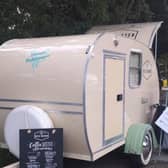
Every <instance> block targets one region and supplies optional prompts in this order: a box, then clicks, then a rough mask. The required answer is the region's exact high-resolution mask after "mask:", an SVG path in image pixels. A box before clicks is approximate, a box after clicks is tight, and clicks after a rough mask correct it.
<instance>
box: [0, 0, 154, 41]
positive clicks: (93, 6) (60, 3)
mask: <svg viewBox="0 0 168 168" xmlns="http://www.w3.org/2000/svg"><path fill="white" fill-rule="evenodd" d="M151 17H152V13H151V11H150V9H149V6H148V4H147V3H146V0H141V1H139V0H125V1H123V0H40V1H38V0H1V1H0V23H1V27H0V41H1V42H3V41H6V40H8V39H11V38H20V37H43V36H57V35H68V34H81V33H84V32H85V31H86V30H87V29H89V28H90V27H92V26H93V25H99V24H118V23H130V22H131V23H133V22H144V21H149V20H151Z"/></svg>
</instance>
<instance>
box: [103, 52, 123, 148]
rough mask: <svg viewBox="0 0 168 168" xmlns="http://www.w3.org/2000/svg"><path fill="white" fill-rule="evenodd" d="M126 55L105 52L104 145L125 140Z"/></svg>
mask: <svg viewBox="0 0 168 168" xmlns="http://www.w3.org/2000/svg"><path fill="white" fill-rule="evenodd" d="M124 74H125V59H124V55H122V54H119V53H114V52H110V51H104V74H103V76H104V81H103V83H104V95H103V113H104V117H103V123H104V124H103V145H107V144H112V143H116V141H117V142H118V141H119V140H123V138H124V85H125V75H124Z"/></svg>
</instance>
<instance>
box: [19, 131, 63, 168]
mask: <svg viewBox="0 0 168 168" xmlns="http://www.w3.org/2000/svg"><path fill="white" fill-rule="evenodd" d="M20 167H21V168H63V129H61V128H57V129H31V130H20Z"/></svg>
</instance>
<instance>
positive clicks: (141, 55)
mask: <svg viewBox="0 0 168 168" xmlns="http://www.w3.org/2000/svg"><path fill="white" fill-rule="evenodd" d="M132 53H135V54H138V55H139V56H140V66H139V68H138V70H139V73H138V74H140V75H139V78H140V79H139V80H140V81H139V84H138V85H132V84H131V82H130V81H131V80H130V76H131V70H130V69H131V61H130V60H131V54H132ZM142 60H143V54H142V51H141V50H136V49H132V50H131V51H130V54H129V75H128V77H129V79H128V83H129V88H131V89H136V88H139V87H140V86H141V84H142V62H143V61H142ZM132 68H133V67H132Z"/></svg>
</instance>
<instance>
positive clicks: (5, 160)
mask: <svg viewBox="0 0 168 168" xmlns="http://www.w3.org/2000/svg"><path fill="white" fill-rule="evenodd" d="M16 161H17V159H16V158H15V157H14V156H13V155H12V154H10V153H9V151H8V150H6V149H0V167H3V166H6V165H8V164H10V163H14V162H16Z"/></svg>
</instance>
